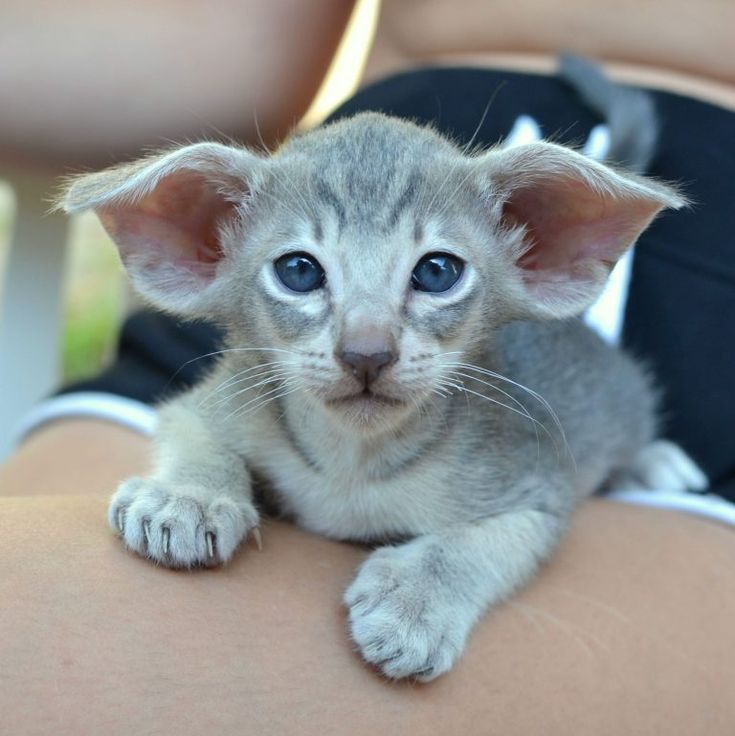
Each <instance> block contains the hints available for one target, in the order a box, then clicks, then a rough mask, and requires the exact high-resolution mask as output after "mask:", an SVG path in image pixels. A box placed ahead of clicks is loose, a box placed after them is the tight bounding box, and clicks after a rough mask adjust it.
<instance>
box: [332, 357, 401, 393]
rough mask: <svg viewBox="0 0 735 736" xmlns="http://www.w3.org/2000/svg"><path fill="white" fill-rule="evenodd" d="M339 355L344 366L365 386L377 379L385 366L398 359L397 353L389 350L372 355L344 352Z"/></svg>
mask: <svg viewBox="0 0 735 736" xmlns="http://www.w3.org/2000/svg"><path fill="white" fill-rule="evenodd" d="M338 357H339V360H340V362H341V363H342V365H343V367H344V368H345V369H346V370H347V371H348V372H349V373H352V375H353V376H355V378H357V380H358V381H359V382H360V383H362V384H363V385H364V386H365V388H368V387H369V386H370V384H371V383H373V382H374V381H375V379H376V378H377V377H378V376H379V375H380V372H381V371H382V370H383V368H385V367H386V366H388V365H390V364H391V363H395V361H396V357H395V355H394V354H393V353H392V352H388V351H386V352H382V353H373V354H372V355H363V354H362V353H351V352H342V353H340V354H339V356H338Z"/></svg>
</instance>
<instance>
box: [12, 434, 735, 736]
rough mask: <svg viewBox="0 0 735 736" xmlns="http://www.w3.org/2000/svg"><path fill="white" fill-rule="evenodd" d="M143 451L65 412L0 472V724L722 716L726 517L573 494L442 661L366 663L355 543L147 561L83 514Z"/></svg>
mask: <svg viewBox="0 0 735 736" xmlns="http://www.w3.org/2000/svg"><path fill="white" fill-rule="evenodd" d="M81 448H83V449H81ZM98 454H99V455H104V456H105V457H108V458H109V462H108V463H101V462H92V461H91V460H92V459H93V458H94V457H96V456H97V455H98ZM85 460H86V461H85ZM41 462H42V463H43V464H44V465H45V466H46V468H47V471H46V472H44V473H43V475H44V477H45V480H44V482H43V483H42V484H41V483H40V482H39V479H38V475H36V477H35V479H34V474H37V473H38V471H37V470H35V469H34V468H37V466H38V464H39V463H41ZM146 464H147V442H146V441H145V440H143V439H142V438H140V437H137V436H136V435H134V434H133V433H131V432H129V431H127V430H125V429H121V428H118V427H115V426H114V425H106V424H104V423H102V422H96V421H86V420H82V421H76V422H64V423H59V424H57V425H50V426H49V427H48V428H47V429H45V430H42V431H40V432H39V433H38V434H37V435H35V436H34V437H33V438H31V439H30V440H29V441H28V443H27V444H26V445H25V447H24V448H23V450H22V451H21V453H19V455H17V456H16V458H15V460H14V461H13V462H12V463H11V464H9V465H6V466H5V467H4V468H3V470H2V472H0V489H2V496H3V497H2V498H0V527H1V529H0V558H1V559H3V561H4V564H3V569H4V571H5V572H4V574H3V575H2V576H0V600H2V601H4V611H3V619H2V630H3V636H2V637H0V661H2V662H3V672H4V673H6V674H7V673H13V675H12V676H11V677H9V678H5V679H4V681H3V687H2V688H1V689H0V713H2V714H3V715H2V720H3V723H4V729H3V730H4V731H6V732H7V733H13V734H23V735H25V734H46V733H54V734H59V735H60V736H63V735H64V734H70V735H72V734H74V735H75V736H76V735H78V734H80V733H105V734H109V735H110V736H113V735H114V734H129V733H141V734H157V733H180V734H192V735H194V734H196V736H200V735H201V734H202V733H208V732H212V731H213V730H217V729H222V732H223V733H236V732H237V733H239V732H241V729H242V728H247V731H248V732H251V731H252V732H254V733H255V732H260V731H264V730H266V729H267V730H268V731H269V732H270V733H284V734H287V733H294V734H296V733H298V734H307V735H308V734H328V733H344V732H345V730H346V729H349V732H350V733H352V734H355V736H357V735H358V734H368V733H370V734H372V733H380V732H385V733H417V732H420V730H426V729H430V731H431V732H436V731H437V730H439V729H441V730H442V731H443V732H445V733H457V734H464V735H466V736H471V734H475V733H477V734H488V733H503V734H531V733H544V734H551V735H552V736H553V734H568V733H594V734H596V735H598V736H605V735H606V734H610V736H613V735H615V736H617V735H618V734H620V733H627V734H637V733H641V734H643V733H666V734H669V735H671V736H675V735H676V734H682V735H683V734H686V735H687V736H689V735H690V734H693V733H707V734H720V733H721V734H728V733H732V724H733V723H735V703H733V701H732V698H731V697H729V696H730V695H731V694H732V683H733V681H735V680H734V678H735V661H734V660H733V658H732V656H731V652H732V651H733V650H734V647H735V628H733V626H732V621H733V616H734V615H735V586H733V585H732V570H733V569H735V535H733V534H732V532H731V531H730V530H729V529H726V528H723V527H719V526H717V525H715V524H710V523H707V522H703V521H700V520H697V519H694V518H691V517H687V516H684V515H681V514H675V513H668V512H661V511H653V510H648V509H642V508H635V507H627V506H623V505H621V504H614V503H610V502H602V501H595V502H590V503H588V504H587V505H586V506H584V507H583V508H582V509H581V510H580V511H579V513H578V514H577V516H576V519H575V523H574V526H573V529H572V532H571V534H570V535H569V537H568V539H567V540H566V541H565V543H564V544H563V545H562V548H561V550H560V551H559V553H558V554H557V555H556V556H555V557H554V559H553V560H552V562H551V563H550V564H549V565H548V566H547V567H546V568H545V569H544V571H543V572H542V574H541V576H540V577H539V578H538V579H537V580H536V581H535V582H534V583H533V584H532V585H531V586H530V587H529V588H528V589H527V590H525V591H523V592H522V593H521V594H520V595H518V596H517V597H515V598H514V599H513V600H512V601H510V602H509V603H507V604H506V605H504V606H502V607H501V608H500V609H499V610H497V611H495V612H494V613H493V614H492V615H490V616H488V617H487V618H486V620H484V621H483V622H482V623H481V625H480V626H479V627H478V629H477V631H476V633H475V634H474V636H473V638H472V640H471V642H470V644H469V646H468V648H467V652H466V656H465V657H464V658H463V659H462V661H461V662H460V664H459V665H458V666H457V667H456V669H455V670H454V671H453V672H452V673H450V675H448V676H445V677H444V678H441V679H440V680H438V681H436V682H435V683H433V684H430V685H429V686H417V685H415V684H409V683H387V682H385V681H383V680H381V679H380V678H379V677H378V676H377V675H376V674H375V673H373V672H372V671H370V670H369V669H368V668H367V667H366V666H365V665H364V664H363V663H362V662H360V660H359V658H358V657H357V655H356V654H355V653H354V652H353V651H352V649H351V647H350V644H349V641H348V639H347V634H346V625H345V612H344V610H343V609H342V607H341V605H340V597H341V593H342V591H343V590H344V588H345V586H346V585H347V583H348V581H349V580H350V578H351V576H352V575H353V573H354V570H355V567H356V566H357V564H358V562H359V561H360V560H361V559H362V558H363V557H364V556H365V554H366V551H365V550H364V549H361V548H358V547H352V546H349V545H344V544H336V543H333V542H330V541H327V540H325V539H321V538H319V537H315V536H312V535H309V534H306V533H304V532H302V531H300V530H298V529H296V528H295V527H293V526H291V525H288V524H285V523H280V522H269V523H268V524H267V526H266V527H265V529H264V542H265V548H264V551H263V552H262V553H258V552H257V551H256V550H255V549H254V548H253V547H252V546H249V547H247V548H245V549H242V550H241V551H240V553H239V554H238V555H237V556H236V558H235V560H234V561H233V562H232V563H231V564H230V565H228V566H227V567H225V568H222V569H220V570H208V571H200V572H192V573H177V572H171V571H169V570H165V569H162V568H157V567H155V566H153V565H151V564H150V563H147V562H145V561H144V560H142V559H140V558H138V557H136V556H134V555H132V554H130V553H128V552H126V551H125V550H124V549H123V548H122V546H121V545H120V543H119V541H118V540H117V539H116V537H115V536H114V534H113V533H112V532H111V531H110V530H109V529H108V528H107V527H106V525H105V523H104V517H105V508H106V504H107V498H106V496H107V493H108V491H109V490H110V488H111V486H112V484H113V483H114V482H115V480H116V479H117V478H120V477H122V476H124V475H127V474H130V473H132V472H139V471H141V470H144V469H145V466H146ZM80 469H81V470H80ZM69 473H75V475H74V482H73V486H74V488H73V490H75V491H76V492H77V494H78V495H67V494H69V491H70V490H72V489H70V485H69V479H68V475H69ZM29 480H31V486H29V485H28V481H29ZM35 493H37V494H39V495H32V494H35ZM41 494H43V495H41Z"/></svg>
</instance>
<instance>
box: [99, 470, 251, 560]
mask: <svg viewBox="0 0 735 736" xmlns="http://www.w3.org/2000/svg"><path fill="white" fill-rule="evenodd" d="M108 519H109V522H110V526H112V528H113V529H114V530H115V531H116V532H118V533H119V534H120V535H121V536H122V538H123V540H124V541H125V544H126V545H127V546H128V547H130V549H132V550H134V551H136V552H138V553H139V554H141V555H144V556H145V557H150V558H151V559H154V560H157V561H158V562H160V563H162V564H164V565H166V566H168V567H194V566H197V565H218V564H221V563H223V562H226V561H227V560H228V559H229V558H230V557H232V554H233V552H234V551H235V549H236V548H237V546H238V545H239V544H240V542H241V541H242V540H243V539H244V538H245V537H246V536H247V535H248V534H249V533H250V532H251V531H252V532H254V534H259V533H258V532H257V527H258V520H259V517H258V512H257V511H256V510H255V507H254V506H253V505H252V504H251V503H250V501H249V500H248V499H246V498H243V499H238V500H234V499H233V498H232V497H231V496H229V495H227V494H224V493H213V492H212V491H210V490H204V489H199V488H196V487H194V486H192V487H186V486H179V485H174V484H168V483H165V482H162V481H157V480H152V479H149V478H130V479H128V480H126V481H125V482H124V483H122V484H121V486H120V487H119V488H118V490H117V492H116V493H115V495H114V496H113V497H112V501H111V502H110V508H109V511H108ZM257 538H258V540H259V537H257Z"/></svg>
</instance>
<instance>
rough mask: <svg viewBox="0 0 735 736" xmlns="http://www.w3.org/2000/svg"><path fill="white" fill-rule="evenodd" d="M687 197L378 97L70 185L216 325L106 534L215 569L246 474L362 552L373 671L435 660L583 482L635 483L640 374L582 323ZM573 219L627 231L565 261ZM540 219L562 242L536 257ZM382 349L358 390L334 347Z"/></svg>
mask: <svg viewBox="0 0 735 736" xmlns="http://www.w3.org/2000/svg"><path fill="white" fill-rule="evenodd" d="M557 190H558V191H560V192H561V194H560V195H559V197H560V198H558V197H557V194H556V191H557ZM682 203H683V201H682V199H681V198H680V197H679V196H678V195H677V194H676V193H675V192H674V191H672V190H671V189H669V188H667V187H664V186H662V185H660V184H656V183H653V182H649V181H645V180H643V179H639V178H634V177H629V176H624V175H621V174H618V173H616V172H614V171H612V170H611V169H608V168H606V167H604V166H602V165H600V164H596V163H594V162H591V161H588V160H587V159H585V158H584V157H582V156H581V155H579V154H576V153H574V152H572V151H569V150H567V149H564V148H561V147H559V146H555V145H553V144H549V143H538V144H531V145H529V146H521V147H519V148H516V149H508V150H502V149H494V150H491V151H486V152H482V153H477V154H473V155H465V153H463V152H462V151H460V150H459V149H458V148H457V147H456V146H454V145H453V144H452V143H451V142H449V141H447V140H446V139H444V138H443V137H441V136H440V135H438V134H437V133H435V132H434V131H432V130H431V129H428V128H422V127H418V126H416V125H413V124H411V123H408V122H405V121H401V120H397V119H392V118H389V117H385V116H383V115H379V114H363V115H359V116H356V117H354V118H352V119H350V120H346V121H343V122H339V123H336V124H333V125H330V126H327V127H324V128H322V129H319V130H316V131H313V132H310V133H308V134H305V135H302V136H297V137H294V138H293V139H291V140H290V141H289V142H288V143H287V144H286V145H285V146H284V147H283V148H282V149H281V150H280V151H278V152H277V154H275V155H273V156H270V157H262V156H259V155H256V154H254V153H252V152H250V151H248V150H245V149H239V148H233V147H229V146H223V145H220V144H215V143H202V144H196V145H193V146H189V147H186V148H182V149H177V150H174V151H171V152H168V153H164V154H161V155H159V156H156V157H153V158H150V159H147V160H145V161H143V162H139V163H137V164H133V165H132V166H127V167H121V168H118V169H115V170H111V171H107V172H102V173H100V174H93V175H91V176H86V177H82V178H79V179H77V180H76V181H74V182H73V183H72V184H71V186H70V187H69V188H68V190H67V192H66V195H65V199H64V202H63V206H64V207H65V208H66V209H67V211H71V212H76V211H81V210H85V209H89V208H93V209H95V210H96V211H97V212H98V213H99V215H100V217H101V219H102V221H103V222H104V223H105V225H106V227H107V228H108V230H109V231H110V233H111V234H112V236H113V238H115V239H116V241H117V242H118V244H119V245H120V249H121V253H122V256H123V260H124V261H125V262H126V265H127V266H128V268H129V270H130V273H131V276H132V278H133V281H134V283H135V284H136V286H137V287H138V289H139V290H140V291H141V293H143V294H144V295H146V296H147V297H148V298H149V299H150V300H151V301H152V302H153V303H155V304H157V305H158V306H159V307H162V308H164V309H168V310H169V311H171V312H174V313H177V314H183V315H187V316H198V317H209V318H214V319H217V320H218V321H219V322H220V323H221V324H223V325H224V326H225V328H226V331H227V340H226V350H224V351H223V352H222V354H221V355H220V359H219V362H218V364H217V366H216V367H215V368H214V370H213V371H212V372H211V374H210V375H209V377H208V378H207V379H206V380H205V381H204V382H202V383H201V385H198V386H196V387H195V388H193V389H192V390H190V391H188V392H186V393H184V394H183V395H182V396H180V397H178V398H176V399H174V400H172V401H171V402H169V403H168V404H166V405H165V406H162V407H161V410H160V426H159V429H158V432H157V436H156V462H155V469H154V471H153V473H152V475H151V476H150V477H148V478H133V479H130V480H128V481H126V482H125V483H123V484H122V485H121V487H120V488H119V489H118V491H117V492H116V493H115V495H114V497H113V499H112V503H111V506H110V513H109V519H110V523H111V525H112V526H113V528H114V529H115V530H116V531H117V532H118V533H119V534H120V535H121V536H122V539H123V540H124V542H125V544H126V545H127V546H128V547H130V548H131V549H133V550H135V551H136V552H138V553H140V554H142V555H144V556H147V557H149V558H151V559H153V560H155V561H157V562H160V563H162V564H165V565H169V566H172V567H190V566H194V565H214V564H219V563H221V562H225V561H227V560H228V559H229V558H230V557H231V556H232V554H233V553H234V551H235V549H236V548H237V547H238V545H239V544H240V543H241V542H242V540H243V539H245V538H246V537H247V536H248V535H249V534H250V533H253V532H254V530H256V529H257V528H258V525H259V518H260V516H259V512H258V510H257V509H256V505H255V502H254V495H253V494H254V488H255V487H256V486H257V487H258V488H259V489H260V492H262V493H263V494H264V495H265V496H267V498H268V500H269V502H270V504H272V505H273V506H275V507H276V508H278V509H279V510H280V512H281V513H283V514H284V515H286V516H289V517H291V518H293V519H294V520H295V522H296V523H298V524H300V525H301V526H303V527H304V528H306V529H309V530H312V531H314V532H316V533H319V534H323V535H326V536H328V537H331V538H334V539H343V540H358V541H362V542H370V543H374V544H376V545H379V546H378V549H377V550H376V551H375V552H373V554H372V555H371V556H370V557H368V559H367V560H366V561H365V562H364V564H363V565H362V566H361V567H360V569H359V571H358V573H357V576H356V579H355V580H354V582H353V583H352V585H351V586H350V587H349V589H348V590H347V592H346V594H345V599H344V600H345V604H346V606H347V608H348V610H349V622H350V628H351V634H352V637H353V639H354V641H355V642H356V644H357V646H358V647H359V649H360V651H361V653H362V655H363V656H364V658H365V659H366V660H367V661H368V662H370V663H372V664H374V665H376V666H377V667H378V668H379V669H380V670H381V671H382V672H383V673H385V674H386V675H387V676H390V677H405V676H412V677H415V678H418V679H421V680H429V679H432V678H434V677H436V676H438V675H440V674H441V673H443V672H446V671H447V670H448V669H449V668H450V667H451V666H452V664H453V663H454V662H455V661H456V660H457V658H458V657H459V655H460V653H461V651H462V649H463V647H464V645H465V641H466V639H467V636H468V634H469V632H470V630H471V628H472V626H473V625H474V623H475V622H476V621H477V619H478V618H479V617H480V616H481V615H482V614H483V613H484V612H485V611H486V610H487V609H488V608H489V607H491V606H494V605H496V604H497V603H499V602H500V601H502V600H503V599H505V598H507V597H508V596H509V595H511V594H512V593H513V592H514V591H515V590H517V589H518V588H519V587H520V586H523V585H525V584H526V583H527V582H528V581H529V579H530V578H531V577H532V576H533V575H534V573H535V572H536V571H537V569H538V567H539V565H540V564H541V563H542V562H543V561H544V560H546V559H547V558H548V557H549V555H550V554H551V552H552V551H553V549H554V547H555V546H556V545H557V543H558V542H559V540H560V538H561V537H562V535H563V534H564V531H565V529H566V527H567V525H568V521H569V516H570V513H571V511H572V509H573V508H574V506H575V504H576V503H577V502H578V500H579V499H581V498H583V497H585V496H587V495H589V494H591V493H593V492H594V491H596V490H598V489H599V488H601V487H602V486H603V485H605V484H606V483H609V482H610V481H611V479H612V478H615V477H626V478H628V479H629V478H630V475H631V473H632V472H633V471H632V470H631V469H636V470H635V475H636V477H637V478H638V479H639V480H641V479H642V482H643V481H645V471H646V469H647V468H648V465H650V463H648V464H647V462H646V461H645V457H647V456H644V461H641V460H640V458H641V457H642V456H641V453H642V452H644V453H645V450H646V448H650V447H651V446H652V445H651V443H653V442H654V440H655V437H656V420H655V403H656V402H655V396H654V391H653V390H652V387H651V382H650V380H649V378H648V377H647V375H646V374H645V372H644V371H643V370H641V368H640V366H638V365H637V364H636V363H635V362H634V361H633V360H631V358H630V357H628V356H626V355H625V354H624V353H622V352H620V351H618V350H615V349H612V348H610V347H608V346H607V345H605V344H604V343H603V342H602V341H601V340H600V339H598V338H597V337H596V336H595V335H594V334H592V333H591V332H590V331H588V330H587V329H586V328H585V327H584V326H583V325H582V323H581V322H580V321H579V320H578V319H577V318H576V316H575V315H577V314H579V312H581V311H582V310H583V309H584V308H585V307H586V306H587V305H588V304H589V303H590V302H591V301H592V300H593V299H594V298H595V296H596V295H597V294H598V293H599V291H600V290H601V289H602V286H603V284H604V281H605V277H606V275H607V272H608V271H609V268H610V267H611V265H612V262H613V261H614V260H615V258H616V257H618V256H619V255H620V254H621V253H622V252H623V251H624V250H625V248H626V247H627V246H629V245H630V244H631V243H632V242H633V241H634V240H635V238H636V237H637V235H638V233H639V232H640V231H641V230H642V229H643V228H644V227H645V226H646V225H647V224H648V222H649V221H650V220H651V218H652V217H653V216H654V215H655V214H656V212H658V211H659V210H660V209H661V208H662V207H674V208H676V207H679V206H681V204H682ZM545 208H547V209H548V211H550V212H552V215H551V216H550V215H549V214H548V211H547V209H545ZM567 211H569V212H571V215H570V217H572V218H575V217H580V218H581V220H582V221H585V222H586V221H588V220H590V218H592V219H594V218H596V217H598V216H599V217H606V216H607V215H608V214H609V213H613V220H614V223H613V225H614V228H617V230H620V231H624V232H623V235H622V236H620V237H618V238H617V239H616V238H613V239H612V240H614V241H615V244H614V246H610V244H609V241H610V239H609V238H607V236H605V237H603V238H602V240H601V243H603V244H602V245H601V246H600V247H601V248H603V249H604V253H602V252H600V253H602V254H600V253H598V252H597V251H596V250H594V252H590V253H587V255H585V256H584V257H582V256H579V255H578V254H576V251H575V253H569V252H567V250H566V248H567V246H566V245H565V243H566V240H565V238H566V235H564V237H561V238H557V237H556V236H555V235H554V233H555V231H556V229H557V228H558V227H562V225H563V223H562V225H559V222H560V220H558V219H557V216H556V214H554V213H556V212H560V213H564V212H567ZM629 211H630V215H629V216H628V212H629ZM211 212H214V213H215V214H214V215H211ZM590 213H591V214H590ZM564 216H565V215H563V214H562V215H559V217H561V218H562V219H563V217H564ZM628 220H630V222H631V223H632V224H630V223H629V222H628ZM575 222H576V220H575ZM621 223H622V224H621ZM594 227H597V225H595V226H594ZM602 227H603V230H604V228H605V227H607V225H604V226H602ZM547 231H548V232H550V233H551V234H552V235H551V236H549V244H550V245H549V249H550V250H552V251H553V250H554V249H557V251H558V253H559V254H560V255H557V256H553V257H547V256H545V255H544V252H543V251H544V249H545V248H546V245H547V244H546V240H545V238H546V232H547ZM564 232H566V231H564ZM595 232H597V231H596V230H595ZM605 232H607V231H605ZM213 234H214V235H215V236H216V245H214V246H213V245H212V243H213V242H214V241H213V240H212V237H213ZM563 234H564V233H563ZM205 236H206V245H204V246H202V245H201V242H200V241H201V239H202V238H204V237H205ZM570 237H572V236H570ZM621 238H622V240H621ZM573 239H574V238H572V240H573ZM603 241H604V242H603ZM610 242H612V241H610ZM575 247H576V246H575ZM579 247H583V244H580V246H579ZM293 251H307V252H309V253H311V254H313V255H314V256H315V257H316V258H317V259H318V260H319V262H320V263H321V264H322V266H323V267H324V269H325V270H326V273H327V285H326V287H325V288H323V289H319V290H315V291H313V292H309V293H306V294H295V293H293V292H289V291H288V290H287V289H286V288H285V287H283V286H282V285H281V284H280V283H279V282H278V279H277V278H276V276H275V274H274V269H273V262H274V260H275V259H276V258H278V257H279V256H280V255H282V254H284V253H288V252H293ZM434 251H442V252H450V253H454V254H457V255H458V256H459V257H461V258H462V259H463V260H464V261H465V262H466V266H465V273H464V275H463V277H462V278H461V279H460V281H459V283H458V284H457V286H456V287H453V288H452V289H450V290H449V291H448V292H445V293H442V294H425V293H421V292H416V291H414V290H412V289H411V288H410V286H409V282H410V275H411V272H412V269H413V268H414V266H415V264H416V262H417V260H418V259H419V258H420V257H421V256H422V255H423V254H425V253H427V252H434ZM529 258H530V261H529V260H528V259H529ZM534 259H536V261H535V266H534V265H528V264H529V263H531V262H533V261H534ZM567 260H569V261H570V264H567V263H566V261H567ZM547 275H548V279H547ZM386 349H390V350H392V351H393V352H394V353H395V354H396V356H397V360H396V361H395V362H394V363H393V364H392V365H390V366H389V367H388V368H386V369H385V370H384V371H382V372H381V373H380V375H379V377H378V379H377V381H376V382H375V383H374V384H371V386H370V390H371V391H372V392H373V393H372V394H370V395H366V394H365V393H364V391H365V390H366V389H365V387H364V386H363V385H362V384H361V383H359V382H358V379H357V378H355V376H354V375H353V374H352V373H350V371H349V370H345V368H344V367H343V366H342V365H341V364H340V362H339V360H338V357H337V356H338V355H339V353H340V351H344V350H351V351H353V352H361V353H363V354H366V355H367V354H373V353H378V352H381V351H382V350H386ZM345 397H352V398H345ZM552 407H553V409H552ZM654 444H655V443H654ZM664 455H666V452H664ZM657 457H658V456H657ZM657 462H658V464H659V465H661V464H662V463H663V465H666V458H665V457H664V460H663V461H662V460H661V459H660V458H659V460H657ZM636 463H638V465H636ZM690 465H691V463H690ZM687 467H688V466H687ZM641 468H643V470H641ZM690 470H691V468H690ZM691 472H694V471H691ZM690 477H691V473H690ZM684 482H685V481H684V480H682V479H681V478H679V479H678V480H675V481H674V485H676V484H677V483H684Z"/></svg>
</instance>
